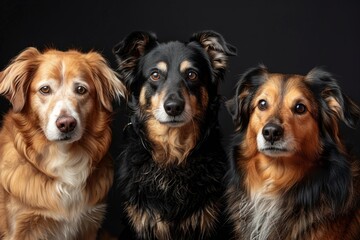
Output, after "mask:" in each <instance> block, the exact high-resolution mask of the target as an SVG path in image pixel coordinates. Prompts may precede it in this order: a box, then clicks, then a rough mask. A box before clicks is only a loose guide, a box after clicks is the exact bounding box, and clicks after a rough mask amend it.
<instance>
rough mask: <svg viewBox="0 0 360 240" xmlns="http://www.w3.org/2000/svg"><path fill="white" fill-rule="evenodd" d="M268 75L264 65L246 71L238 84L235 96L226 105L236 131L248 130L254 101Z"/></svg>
mask: <svg viewBox="0 0 360 240" xmlns="http://www.w3.org/2000/svg"><path fill="white" fill-rule="evenodd" d="M267 74H268V71H267V69H266V67H265V66H263V65H260V66H259V67H256V68H252V69H249V70H248V71H246V72H245V73H244V74H243V75H242V76H241V78H240V80H239V82H238V83H237V86H236V91H235V96H234V97H233V98H232V99H230V100H228V101H227V102H226V103H225V106H226V108H227V110H228V111H229V113H230V115H231V116H232V119H233V122H234V126H235V129H236V131H243V130H245V129H246V127H247V125H248V123H249V119H250V114H251V111H252V107H251V102H252V99H253V97H254V94H255V93H256V91H257V89H258V88H259V86H260V85H262V84H263V83H264V82H265V80H266V78H267Z"/></svg>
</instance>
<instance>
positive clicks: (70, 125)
mask: <svg viewBox="0 0 360 240" xmlns="http://www.w3.org/2000/svg"><path fill="white" fill-rule="evenodd" d="M56 127H57V128H58V129H59V130H60V132H63V133H68V132H71V131H72V130H74V128H75V127H76V119H75V118H73V117H70V116H61V117H59V118H58V119H57V120H56Z"/></svg>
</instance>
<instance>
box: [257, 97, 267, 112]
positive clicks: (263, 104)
mask: <svg viewBox="0 0 360 240" xmlns="http://www.w3.org/2000/svg"><path fill="white" fill-rule="evenodd" d="M258 108H259V109H260V110H261V111H265V110H266V109H267V108H268V104H267V102H266V100H264V99H262V100H260V101H259V103H258Z"/></svg>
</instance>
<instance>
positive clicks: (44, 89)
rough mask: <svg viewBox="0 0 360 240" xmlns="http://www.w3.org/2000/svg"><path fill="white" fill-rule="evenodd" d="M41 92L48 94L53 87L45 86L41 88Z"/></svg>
mask: <svg viewBox="0 0 360 240" xmlns="http://www.w3.org/2000/svg"><path fill="white" fill-rule="evenodd" d="M39 91H40V93H41V94H43V95H47V94H50V93H51V88H50V86H43V87H41V88H40V90H39Z"/></svg>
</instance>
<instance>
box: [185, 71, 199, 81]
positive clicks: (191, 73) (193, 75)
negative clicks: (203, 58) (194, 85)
mask: <svg viewBox="0 0 360 240" xmlns="http://www.w3.org/2000/svg"><path fill="white" fill-rule="evenodd" d="M187 79H189V80H190V81H196V80H197V79H198V75H197V73H196V72H195V71H189V72H188V73H187Z"/></svg>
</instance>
